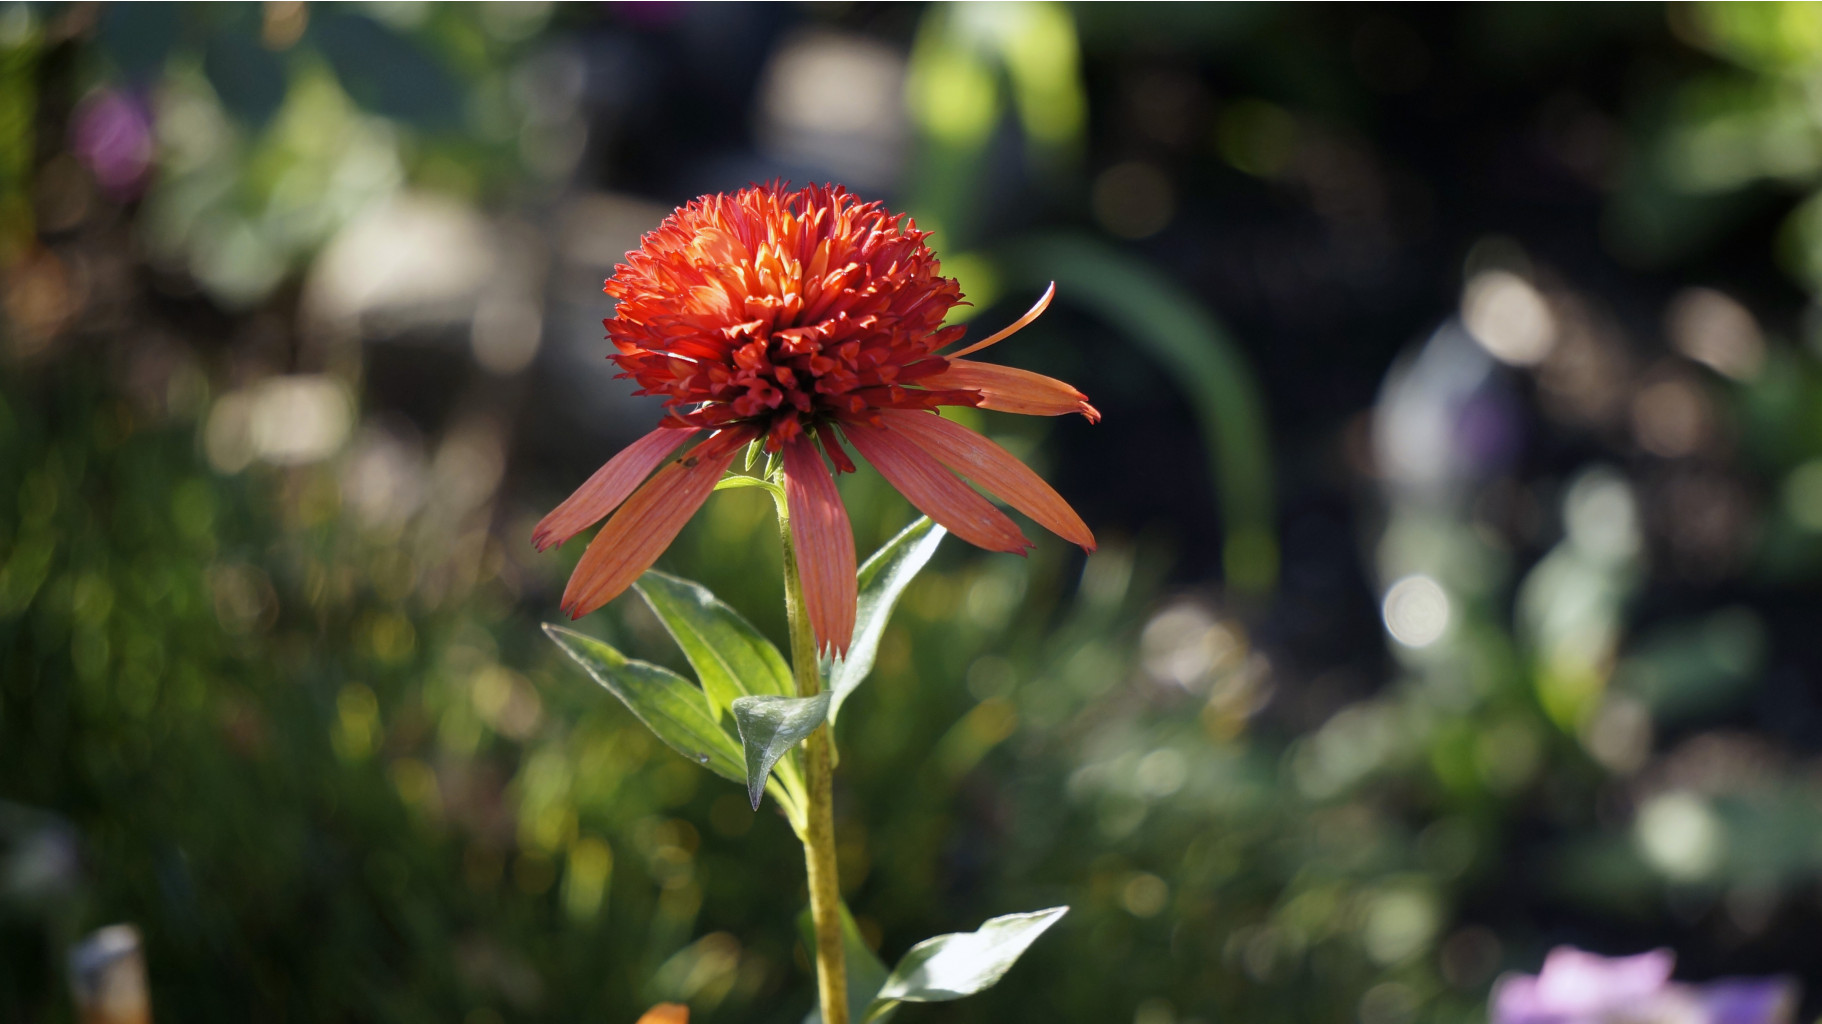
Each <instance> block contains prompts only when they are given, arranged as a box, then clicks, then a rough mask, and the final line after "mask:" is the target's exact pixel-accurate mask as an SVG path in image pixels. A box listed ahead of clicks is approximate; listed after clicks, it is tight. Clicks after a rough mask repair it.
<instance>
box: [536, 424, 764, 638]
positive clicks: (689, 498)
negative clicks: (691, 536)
mask: <svg viewBox="0 0 1822 1024" xmlns="http://www.w3.org/2000/svg"><path fill="white" fill-rule="evenodd" d="M757 433H758V432H757V431H756V430H754V429H753V428H751V427H737V428H734V429H732V430H724V431H721V432H720V433H717V434H715V435H714V436H712V437H710V438H709V439H708V440H707V441H704V442H702V443H701V444H699V445H697V446H696V447H694V448H692V449H690V451H689V452H688V453H686V454H684V455H682V456H680V457H678V458H675V459H672V460H671V461H669V462H667V463H665V465H664V468H663V469H660V470H659V471H658V472H657V473H655V474H653V475H652V478H651V479H650V480H648V481H646V483H645V486H643V487H641V488H639V489H638V490H637V491H634V492H633V496H632V497H630V498H628V499H626V504H624V505H621V506H620V510H619V511H617V512H615V513H614V516H613V518H612V519H609V520H608V521H607V525H606V526H603V527H602V528H601V532H600V533H598V534H596V535H595V539H594V540H593V541H591V542H590V543H589V545H588V550H587V551H585V552H583V553H582V561H581V562H579V563H578V564H577V565H576V571H575V573H573V574H572V575H571V576H570V578H569V586H567V587H565V588H564V590H563V610H564V611H566V612H568V613H569V614H570V617H571V618H578V619H579V618H581V617H582V616H584V615H587V614H588V613H589V612H592V611H594V610H595V609H597V608H599V607H601V606H602V605H604V604H606V603H607V602H609V601H612V600H613V599H614V598H616V597H619V596H620V593H621V592H622V591H624V590H625V589H626V588H627V587H629V586H631V585H632V583H633V581H634V580H636V579H638V578H639V574H640V573H642V572H644V571H645V570H647V569H649V568H651V567H652V563H653V562H656V561H657V560H658V556H659V555H661V554H663V553H664V549H665V548H667V547H669V546H670V543H671V541H673V540H675V539H676V537H677V534H678V533H679V532H680V531H681V530H682V529H683V524H684V523H686V522H688V521H689V518H690V516H692V515H695V513H696V510H697V509H698V508H701V507H702V503H703V502H705V501H707V500H708V497H709V493H710V492H712V491H713V490H714V489H715V482H716V481H717V480H720V479H721V474H722V473H724V472H726V471H727V468H728V464H729V463H730V462H733V461H734V454H735V453H736V452H738V451H739V450H740V446H741V445H744V444H746V443H747V442H748V441H751V440H752V439H753V437H754V436H755V435H756V434H757Z"/></svg>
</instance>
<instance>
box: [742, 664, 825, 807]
mask: <svg viewBox="0 0 1822 1024" xmlns="http://www.w3.org/2000/svg"><path fill="white" fill-rule="evenodd" d="M828 716H829V692H828V691H827V690H824V691H823V692H821V693H819V694H817V695H816V696H814V697H742V698H740V699H739V700H736V701H735V702H734V724H735V725H736V726H737V727H738V728H739V729H740V743H741V746H743V747H744V748H746V766H747V798H748V799H749V800H751V801H752V802H753V809H754V810H758V809H759V800H760V798H761V797H762V796H764V795H765V780H766V776H767V775H770V774H771V772H772V766H773V765H775V764H777V763H778V759H779V758H781V757H783V756H784V755H785V754H787V753H789V752H790V750H791V748H792V747H794V746H796V745H797V744H798V743H799V742H801V741H802V740H803V738H804V737H805V736H808V735H810V734H811V733H813V732H815V731H816V727H817V726H819V725H821V724H822V723H823V720H824V719H825V718H827V717H828Z"/></svg>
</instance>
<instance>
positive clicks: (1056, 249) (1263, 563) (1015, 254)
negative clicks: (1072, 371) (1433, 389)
mask: <svg viewBox="0 0 1822 1024" xmlns="http://www.w3.org/2000/svg"><path fill="white" fill-rule="evenodd" d="M951 244H953V242H952V243H951ZM1002 255H1003V256H1004V257H1005V261H1006V270H1007V272H1008V275H1009V276H1010V277H1011V278H1012V279H1013V280H1017V281H1023V282H1025V283H1028V284H1031V285H1034V286H1039V287H1041V286H1042V285H1043V283H1044V282H1046V281H1055V282H1056V286H1057V295H1058V296H1060V297H1062V298H1063V299H1064V300H1065V301H1067V302H1072V303H1075V304H1076V305H1077V306H1079V307H1080V308H1083V309H1086V310H1088V311H1090V312H1092V313H1094V314H1096V315H1097V316H1099V317H1101V318H1102V319H1103V320H1104V321H1105V322H1107V323H1109V324H1117V325H1119V326H1120V329H1121V331H1122V333H1123V334H1124V335H1125V337H1126V340H1127V341H1129V342H1131V343H1132V345H1133V347H1134V348H1136V349H1137V350H1139V351H1141V352H1144V353H1146V354H1147V355H1149V356H1151V357H1152V358H1153V359H1154V360H1156V361H1157V363H1158V365H1159V366H1160V367H1162V368H1163V369H1164V370H1165V372H1166V373H1167V374H1168V376H1169V379H1170V380H1171V382H1172V383H1173V384H1174V385H1175V386H1176V387H1177V388H1178V389H1180V390H1181V391H1182V393H1183V395H1184V397H1186V398H1187V399H1189V402H1190V407H1191V408H1192V409H1194V410H1195V413H1196V419H1197V420H1199V421H1200V423H1201V434H1202V447H1203V450H1204V452H1205V454H1206V458H1207V460H1208V462H1207V465H1208V468H1209V471H1210V475H1211V477H1212V478H1213V481H1214V485H1215V486H1214V493H1215V495H1216V497H1217V498H1219V500H1220V502H1221V520H1222V523H1223V524H1224V526H1223V529H1224V530H1225V531H1226V537H1225V538H1224V539H1223V542H1222V555H1221V557H1222V562H1223V564H1224V566H1225V568H1226V572H1227V575H1226V581H1227V583H1228V585H1229V586H1232V587H1235V588H1237V589H1239V590H1242V591H1244V592H1247V593H1252V594H1266V593H1270V592H1271V590H1272V589H1273V587H1275V586H1276V585H1277V578H1278V538H1277V526H1276V523H1277V518H1278V517H1277V512H1276V511H1275V504H1274V503H1275V501H1276V498H1275V494H1276V491H1275V488H1274V486H1273V480H1272V450H1271V435H1270V430H1269V428H1268V426H1267V417H1266V414H1265V405H1264V394H1265V391H1264V389H1263V388H1261V387H1260V386H1259V381H1258V378H1257V376H1256V375H1255V374H1254V373H1253V369H1252V364H1251V362H1250V361H1249V360H1248V359H1247V357H1246V353H1245V351H1244V350H1243V349H1242V348H1241V347H1240V345H1239V344H1238V343H1237V342H1236V341H1235V339H1234V338H1233V336H1232V335H1230V334H1229V333H1228V332H1227V330H1226V329H1225V328H1224V327H1223V326H1222V325H1221V322H1220V321H1219V320H1217V319H1216V318H1215V316H1214V315H1213V314H1212V313H1211V312H1210V311H1209V310H1208V308H1207V307H1206V306H1204V305H1203V304H1202V303H1201V302H1200V301H1198V300H1197V299H1196V297H1195V296H1194V295H1192V294H1190V293H1189V292H1186V291H1184V290H1183V289H1182V288H1180V287H1178V286H1176V285H1174V284H1172V283H1170V280H1169V276H1168V275H1166V274H1162V273H1159V271H1158V269H1157V268H1156V267H1154V266H1151V265H1150V264H1148V263H1146V262H1145V261H1144V260H1143V259H1140V258H1139V257H1136V256H1133V255H1130V254H1128V253H1125V252H1122V251H1121V250H1119V249H1116V248H1114V247H1112V246H1110V245H1107V244H1105V243H1103V242H1100V241H1098V240H1096V239H1094V238H1091V237H1089V236H1087V235H1083V234H1079V233H1056V234H1045V235H1039V236H1035V237H1031V238H1027V239H1023V240H1021V241H1019V242H1017V243H1015V244H1013V245H1011V246H1009V247H1008V248H1006V249H1005V250H1004V251H1003V253H1002ZM1078 383H1080V382H1078ZM1187 469H1188V467H1187V466H1186V467H1185V471H1187Z"/></svg>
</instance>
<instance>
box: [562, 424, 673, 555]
mask: <svg viewBox="0 0 1822 1024" xmlns="http://www.w3.org/2000/svg"><path fill="white" fill-rule="evenodd" d="M699 432H700V431H699V429H698V428H696V427H659V428H658V429H657V430H654V431H652V432H651V433H649V434H647V435H645V436H644V437H642V438H640V439H639V440H637V441H634V442H633V443H632V444H629V445H627V446H626V447H625V448H622V449H620V451H619V453H618V454H617V455H615V456H614V457H613V458H611V459H608V460H607V464H606V465H604V466H602V467H601V468H600V469H597V470H595V475H594V476H591V477H589V478H588V481H587V482H586V483H584V484H583V485H582V486H581V487H578V488H576V493H574V494H572V495H570V496H569V497H568V498H566V499H564V501H563V504H561V505H558V506H557V507H556V508H554V509H551V512H550V515H547V516H545V517H544V518H543V519H542V520H540V521H539V522H538V525H537V528H536V529H534V530H532V532H531V542H532V543H533V544H535V545H537V548H538V550H539V551H543V550H544V549H546V548H548V547H550V546H551V545H553V544H561V543H563V542H564V541H566V540H568V539H570V538H571V537H574V536H575V535H576V534H578V533H581V532H582V531H583V530H586V529H588V528H589V527H591V526H593V525H595V524H596V523H598V522H600V521H601V518H602V517H603V516H605V515H607V514H608V513H609V512H612V511H613V510H614V509H616V508H618V507H619V505H620V503H621V502H623V501H625V500H626V497H627V495H629V494H631V493H633V489H634V488H636V487H638V486H639V483H640V481H642V480H644V479H645V478H646V475H647V474H649V473H651V471H652V470H653V469H654V468H656V467H657V465H658V464H659V463H660V462H663V461H664V459H665V457H666V456H668V455H670V453H672V452H674V451H676V450H677V447H678V446H679V445H681V444H683V442H685V441H687V440H689V439H690V438H691V437H693V436H695V435H696V434H697V433H699Z"/></svg>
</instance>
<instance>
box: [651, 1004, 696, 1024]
mask: <svg viewBox="0 0 1822 1024" xmlns="http://www.w3.org/2000/svg"><path fill="white" fill-rule="evenodd" d="M639 1024H690V1008H689V1007H687V1006H685V1005H683V1004H682V1003H659V1004H658V1005H657V1006H654V1007H652V1008H651V1009H649V1010H647V1011H645V1015H644V1016H643V1017H640V1018H639Z"/></svg>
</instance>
